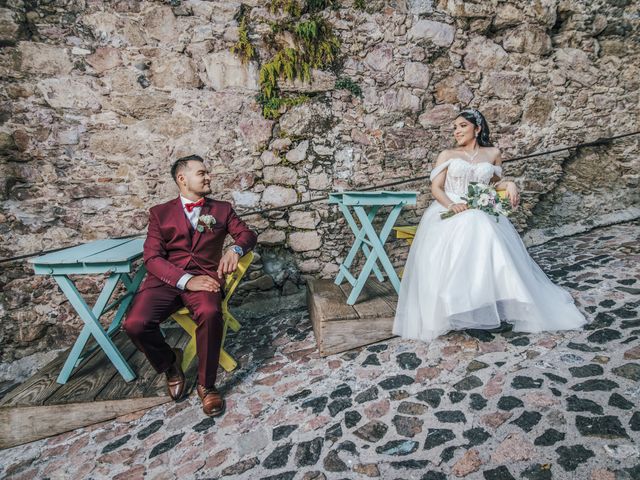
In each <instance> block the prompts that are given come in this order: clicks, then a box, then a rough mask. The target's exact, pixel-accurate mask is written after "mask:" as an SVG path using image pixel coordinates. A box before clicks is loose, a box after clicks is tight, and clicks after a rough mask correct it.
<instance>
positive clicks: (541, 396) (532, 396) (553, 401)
mask: <svg viewBox="0 0 640 480" xmlns="http://www.w3.org/2000/svg"><path fill="white" fill-rule="evenodd" d="M522 398H523V400H524V404H525V405H526V406H531V407H538V408H544V407H550V406H552V405H557V404H558V403H560V401H559V400H558V399H557V398H556V397H552V396H551V395H547V394H545V393H542V392H531V393H527V394H526V395H524V396H523V397H522Z"/></svg>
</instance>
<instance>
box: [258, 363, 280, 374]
mask: <svg viewBox="0 0 640 480" xmlns="http://www.w3.org/2000/svg"><path fill="white" fill-rule="evenodd" d="M285 365H286V363H285V362H279V363H272V364H271V365H265V366H264V367H261V368H259V369H258V370H256V371H257V373H273V372H277V371H278V370H280V369H281V368H282V367H284V366H285Z"/></svg>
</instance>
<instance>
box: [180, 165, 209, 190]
mask: <svg viewBox="0 0 640 480" xmlns="http://www.w3.org/2000/svg"><path fill="white" fill-rule="evenodd" d="M177 177H178V187H179V188H180V191H181V192H182V193H192V194H195V195H198V196H200V197H204V196H205V195H209V194H210V193H211V177H210V176H209V172H208V171H207V168H206V167H205V165H204V163H202V162H198V161H197V160H191V161H189V162H188V163H187V168H185V169H184V170H182V171H181V172H180V173H178V175H177Z"/></svg>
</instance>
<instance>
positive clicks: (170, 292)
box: [123, 285, 182, 373]
mask: <svg viewBox="0 0 640 480" xmlns="http://www.w3.org/2000/svg"><path fill="white" fill-rule="evenodd" d="M180 292H181V290H178V289H177V288H173V287H170V286H168V285H167V286H166V287H157V288H148V289H146V290H142V291H141V292H138V293H137V294H136V296H135V297H134V299H133V305H131V310H129V313H128V314H127V318H126V319H125V321H124V324H123V328H124V330H125V332H127V335H129V338H131V341H132V342H133V343H134V345H135V346H136V347H137V348H138V350H140V351H141V352H142V353H144V354H145V355H146V357H147V359H148V360H149V362H150V363H151V365H152V366H153V368H154V369H155V370H156V372H158V373H163V372H166V371H167V370H169V369H170V368H171V366H172V365H173V364H174V363H175V360H176V358H175V354H174V352H173V349H172V348H171V347H170V346H169V345H168V344H167V342H165V340H164V337H163V336H162V333H161V332H160V324H161V323H162V322H163V321H164V320H166V319H167V318H168V317H169V315H171V314H172V313H173V312H175V311H176V310H177V309H179V308H180V307H181V306H182V301H181V299H180Z"/></svg>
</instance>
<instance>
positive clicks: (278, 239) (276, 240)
mask: <svg viewBox="0 0 640 480" xmlns="http://www.w3.org/2000/svg"><path fill="white" fill-rule="evenodd" d="M286 239H287V234H286V233H284V232H283V231H282V230H275V229H272V228H270V229H268V230H265V231H264V232H262V233H261V234H260V235H258V243H260V244H262V245H278V244H280V243H284V241H285V240H286Z"/></svg>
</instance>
